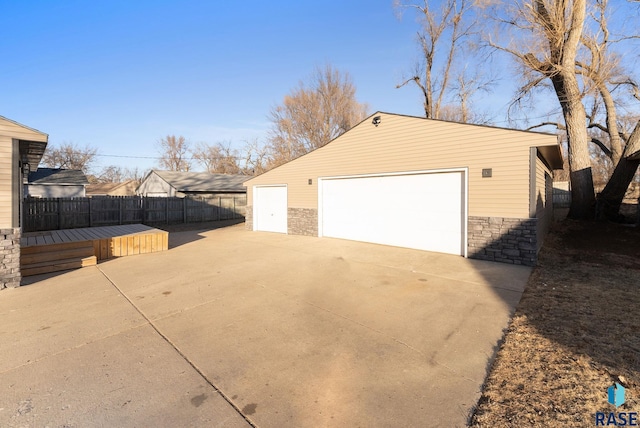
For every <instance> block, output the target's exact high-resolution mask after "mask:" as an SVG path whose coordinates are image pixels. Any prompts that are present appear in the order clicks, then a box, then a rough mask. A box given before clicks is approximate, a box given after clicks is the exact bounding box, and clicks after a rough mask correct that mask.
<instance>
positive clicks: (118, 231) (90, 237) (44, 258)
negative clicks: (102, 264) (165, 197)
mask: <svg viewBox="0 0 640 428" xmlns="http://www.w3.org/2000/svg"><path fill="white" fill-rule="evenodd" d="M20 247H21V251H20V252H21V257H20V264H21V268H22V271H23V276H28V275H29V274H35V273H43V272H45V271H48V270H47V267H50V268H51V269H52V270H51V271H54V270H61V269H56V268H60V267H61V266H70V263H71V264H73V263H72V262H75V263H76V265H77V264H78V263H79V262H80V259H82V260H84V262H83V264H82V263H81V265H82V266H86V265H88V263H89V262H87V257H95V260H96V261H100V260H106V259H110V258H112V257H122V256H131V255H134V254H145V253H154V252H157V251H165V250H167V249H168V248H169V232H166V231H164V230H160V229H155V228H153V227H149V226H145V225H143V224H130V225H122V226H105V227H87V228H81V229H63V230H50V231H46V232H29V233H25V234H23V235H22V238H21V240H20ZM89 253H90V254H89ZM83 257H84V259H83ZM89 264H90V263H89ZM93 264H95V263H93ZM76 265H73V267H80V265H78V266H76Z"/></svg>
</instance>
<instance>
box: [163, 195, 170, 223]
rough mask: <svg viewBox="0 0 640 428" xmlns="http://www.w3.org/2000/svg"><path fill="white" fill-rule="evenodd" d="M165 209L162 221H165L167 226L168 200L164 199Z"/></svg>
mask: <svg viewBox="0 0 640 428" xmlns="http://www.w3.org/2000/svg"><path fill="white" fill-rule="evenodd" d="M165 208H166V209H165V211H164V219H165V220H166V222H167V224H169V198H166V199H165Z"/></svg>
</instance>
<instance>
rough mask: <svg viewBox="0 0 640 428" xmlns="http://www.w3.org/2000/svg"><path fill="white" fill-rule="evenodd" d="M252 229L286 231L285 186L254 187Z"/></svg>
mask: <svg viewBox="0 0 640 428" xmlns="http://www.w3.org/2000/svg"><path fill="white" fill-rule="evenodd" d="M253 221H254V230H259V231H263V232H278V233H287V187H286V186H263V187H260V186H257V187H255V188H254V220H253Z"/></svg>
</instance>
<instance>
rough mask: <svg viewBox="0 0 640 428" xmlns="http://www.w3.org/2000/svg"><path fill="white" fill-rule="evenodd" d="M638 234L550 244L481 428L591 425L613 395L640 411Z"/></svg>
mask: <svg viewBox="0 0 640 428" xmlns="http://www.w3.org/2000/svg"><path fill="white" fill-rule="evenodd" d="M639 291H640V227H634V226H633V225H630V224H626V225H623V224H614V223H595V222H576V221H571V220H565V221H563V222H562V223H559V224H556V225H555V227H554V229H553V230H552V233H551V234H550V235H548V236H547V238H546V240H545V245H544V247H543V249H542V251H541V253H540V255H539V259H538V266H537V267H536V268H535V269H534V271H533V273H532V276H531V278H530V279H529V283H528V285H527V288H526V289H525V292H524V294H523V296H522V299H521V301H520V303H519V305H518V307H517V310H516V313H515V315H514V317H513V321H512V323H511V325H510V327H509V330H508V332H507V334H506V336H505V341H504V344H503V346H502V349H501V350H500V352H499V354H498V356H497V358H496V361H495V364H494V366H493V368H492V371H491V373H490V375H489V377H488V378H487V381H486V384H485V389H484V392H483V396H482V398H481V399H480V402H479V404H478V408H477V410H476V414H475V415H474V417H473V419H472V425H473V426H489V425H492V424H500V423H502V424H505V423H507V424H510V425H513V426H516V425H536V426H545V425H547V426H548V425H549V424H557V423H560V422H562V421H564V422H566V423H569V424H577V425H584V424H588V423H592V422H593V417H594V414H595V412H597V411H605V412H609V411H611V410H612V409H611V406H610V405H608V403H607V397H606V390H607V388H608V387H609V386H610V385H611V384H612V383H613V382H614V381H617V382H620V383H623V384H624V386H625V387H627V388H628V390H629V391H633V392H632V393H630V394H628V399H627V403H625V404H624V405H623V406H622V407H620V408H619V409H618V411H629V410H635V409H637V408H638V405H639V404H640V399H638V398H637V391H639V390H640V335H638V331H640V320H639V319H638V317H637V316H636V315H635V310H636V308H637V307H638V306H639V305H640V293H639Z"/></svg>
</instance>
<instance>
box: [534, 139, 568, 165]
mask: <svg viewBox="0 0 640 428" xmlns="http://www.w3.org/2000/svg"><path fill="white" fill-rule="evenodd" d="M536 149H538V153H540V155H541V156H542V158H543V159H544V160H545V161H547V163H548V164H549V167H550V168H551V169H562V166H563V164H564V160H563V158H562V149H561V148H560V145H559V144H554V145H551V146H537V147H536Z"/></svg>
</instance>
